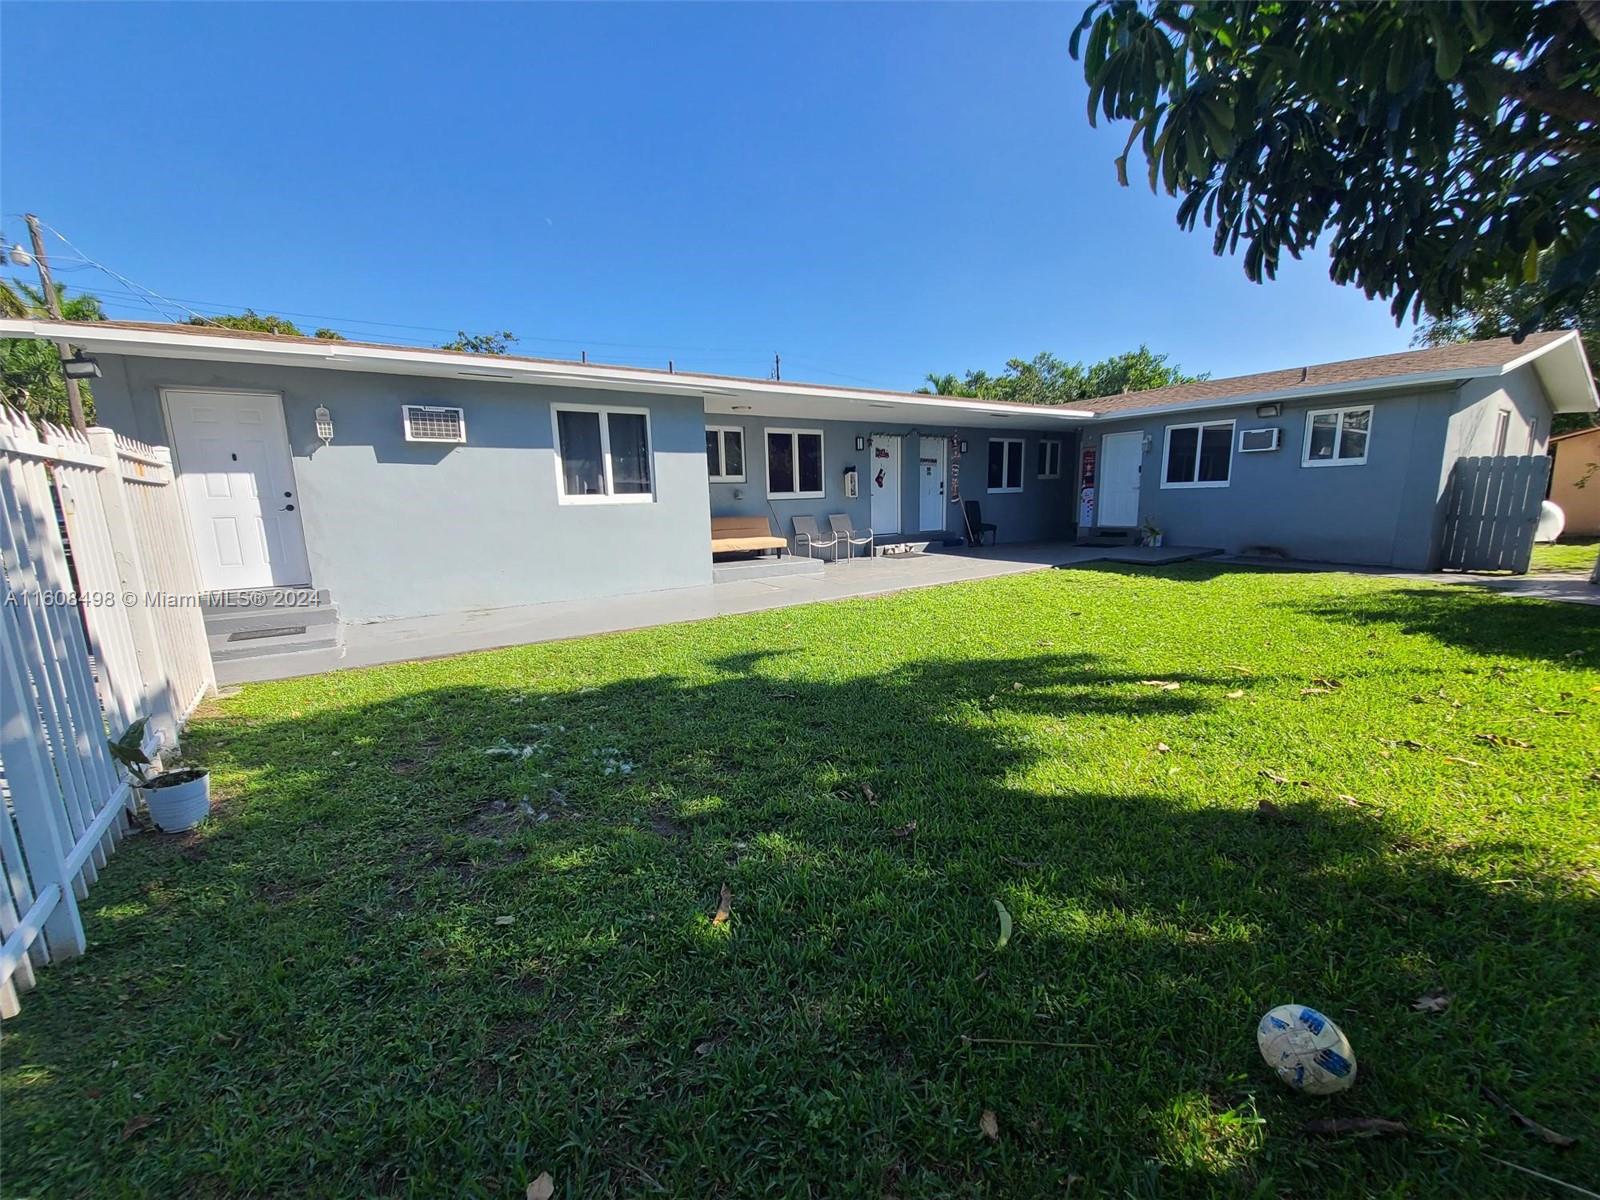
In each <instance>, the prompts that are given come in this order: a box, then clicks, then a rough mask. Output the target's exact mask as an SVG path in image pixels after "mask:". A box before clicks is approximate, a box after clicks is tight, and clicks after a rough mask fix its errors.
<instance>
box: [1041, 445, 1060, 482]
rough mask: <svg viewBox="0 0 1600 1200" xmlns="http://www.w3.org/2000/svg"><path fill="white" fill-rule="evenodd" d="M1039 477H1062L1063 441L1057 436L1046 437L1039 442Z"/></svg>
mask: <svg viewBox="0 0 1600 1200" xmlns="http://www.w3.org/2000/svg"><path fill="white" fill-rule="evenodd" d="M1039 478H1040V479H1060V478H1061V443H1060V442H1059V441H1057V440H1056V439H1055V438H1044V439H1042V440H1041V441H1040V442H1039Z"/></svg>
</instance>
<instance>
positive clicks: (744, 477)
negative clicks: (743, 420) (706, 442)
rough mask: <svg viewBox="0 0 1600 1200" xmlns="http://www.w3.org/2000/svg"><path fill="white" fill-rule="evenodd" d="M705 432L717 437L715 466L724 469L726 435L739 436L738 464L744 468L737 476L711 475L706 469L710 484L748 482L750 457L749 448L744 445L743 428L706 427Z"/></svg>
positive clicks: (726, 448)
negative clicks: (735, 434) (733, 434)
mask: <svg viewBox="0 0 1600 1200" xmlns="http://www.w3.org/2000/svg"><path fill="white" fill-rule="evenodd" d="M706 432H707V433H714V434H716V435H717V466H719V467H722V468H724V469H726V468H727V465H728V434H730V433H737V434H738V435H739V462H740V463H741V464H742V465H743V466H744V470H743V471H741V472H739V474H737V475H713V474H711V472H710V470H709V469H708V470H707V471H706V478H707V479H708V480H709V481H710V482H712V483H748V482H749V481H750V456H749V447H747V446H746V445H745V444H744V443H745V436H744V426H743V425H707V426H706Z"/></svg>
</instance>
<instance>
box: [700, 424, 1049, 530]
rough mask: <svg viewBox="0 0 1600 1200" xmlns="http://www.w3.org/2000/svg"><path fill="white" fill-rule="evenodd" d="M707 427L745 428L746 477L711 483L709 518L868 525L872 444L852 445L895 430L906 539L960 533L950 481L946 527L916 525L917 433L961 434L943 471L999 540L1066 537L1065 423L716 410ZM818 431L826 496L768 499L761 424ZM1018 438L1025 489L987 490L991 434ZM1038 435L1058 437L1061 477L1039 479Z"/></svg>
mask: <svg viewBox="0 0 1600 1200" xmlns="http://www.w3.org/2000/svg"><path fill="white" fill-rule="evenodd" d="M706 420H707V424H710V425H715V426H721V427H724V428H730V429H740V430H742V431H743V432H744V445H745V482H743V483H712V484H711V485H710V487H711V515H712V516H715V517H747V516H764V517H768V518H769V519H770V520H772V521H773V524H774V527H775V528H776V529H777V530H778V531H779V533H781V535H782V536H783V537H786V538H789V539H791V541H792V540H793V537H794V525H793V520H794V518H795V517H796V516H812V517H815V518H816V519H817V524H818V526H820V527H821V528H822V529H823V530H824V531H826V530H827V528H828V521H827V517H828V514H829V513H840V512H842V513H848V514H849V515H850V522H851V524H852V525H853V526H854V527H855V528H857V529H866V528H868V527H869V526H871V525H872V493H871V474H872V471H873V456H872V447H871V444H870V441H869V444H868V446H867V448H866V449H864V450H857V449H856V448H855V442H856V438H857V437H862V438H866V439H870V438H871V437H872V435H873V434H874V433H878V434H899V435H900V438H901V441H900V483H901V499H900V529H901V533H902V535H903V536H905V537H912V536H915V535H917V534H931V533H936V532H944V533H948V534H950V535H952V536H961V535H962V534H963V533H964V523H963V521H962V516H961V513H960V511H959V509H958V508H957V506H956V505H954V504H952V503H950V502H949V491H948V486H949V485H948V484H947V485H946V487H947V491H946V503H945V505H944V524H943V526H942V527H936V528H935V529H932V530H925V529H919V528H918V527H919V525H920V524H921V520H920V513H921V490H920V489H921V477H920V470H919V466H918V461H917V460H918V453H919V449H920V440H919V439H920V438H922V437H923V436H927V437H940V438H945V439H947V445H948V439H949V438H951V437H952V436H954V437H955V439H956V440H957V442H958V443H959V441H960V440H962V439H965V440H966V442H967V453H966V454H964V455H962V454H951V453H950V452H949V451H948V450H947V452H946V470H947V472H948V471H949V469H950V467H951V466H952V465H954V466H957V467H959V470H958V471H957V472H956V475H957V478H958V481H959V488H960V496H961V499H962V500H976V501H978V502H979V504H980V505H982V508H983V519H984V521H985V522H988V523H991V524H994V525H998V526H999V540H1000V541H1003V542H1028V541H1042V540H1047V539H1055V538H1067V537H1071V536H1072V533H1073V518H1074V508H1073V504H1072V496H1073V489H1072V463H1073V461H1074V457H1075V447H1076V433H1075V431H1074V430H1072V429H1070V428H1063V429H1061V430H1060V431H1045V432H1041V431H1038V430H1021V429H1019V430H1012V429H1003V430H1002V429H974V428H960V427H953V426H948V425H943V426H937V427H918V426H914V425H895V424H889V423H882V422H879V423H870V422H860V423H858V422H846V421H807V420H805V419H803V418H788V417H785V418H770V419H765V418H741V417H738V416H734V417H728V416H724V415H717V414H714V415H712V416H709V417H708V418H707V419H706ZM769 428H770V429H817V430H821V431H822V457H823V486H824V488H825V490H826V492H827V494H826V495H825V496H824V497H823V498H822V499H820V500H816V499H813V500H769V499H768V498H767V476H766V467H767V451H766V430H767V429H769ZM990 437H1013V438H1014V437H1020V438H1022V439H1023V443H1024V444H1023V464H1022V465H1023V489H1022V491H1021V492H1007V493H994V494H991V493H990V492H989V490H988V472H989V458H988V453H989V445H988V443H989V438H990ZM1040 438H1052V439H1055V440H1058V441H1060V442H1061V445H1062V449H1061V476H1060V478H1057V479H1040V478H1039V477H1038V443H1039V440H1040ZM851 466H854V467H855V468H856V472H857V478H858V479H859V481H860V494H859V495H858V496H856V497H855V498H854V499H847V498H846V497H845V494H844V472H845V469H846V468H847V467H851Z"/></svg>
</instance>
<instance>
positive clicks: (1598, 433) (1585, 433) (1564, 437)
mask: <svg viewBox="0 0 1600 1200" xmlns="http://www.w3.org/2000/svg"><path fill="white" fill-rule="evenodd" d="M1581 437H1600V425H1591V426H1589V428H1587V429H1574V430H1572V431H1571V432H1569V433H1558V434H1556V435H1555V436H1554V437H1552V438H1551V439H1550V441H1551V443H1552V444H1554V443H1556V442H1566V441H1571V440H1572V439H1573V438H1581Z"/></svg>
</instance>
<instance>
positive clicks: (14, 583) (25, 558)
mask: <svg viewBox="0 0 1600 1200" xmlns="http://www.w3.org/2000/svg"><path fill="white" fill-rule="evenodd" d="M177 490H178V489H177V487H176V486H175V484H174V475H173V471H172V460H171V456H170V455H169V453H168V452H167V450H166V449H165V448H164V447H158V446H147V445H145V444H143V443H142V442H135V441H133V440H131V439H129V438H125V437H122V436H120V435H118V434H115V433H113V432H112V431H111V430H109V429H91V430H89V431H88V433H87V434H83V433H78V432H76V431H72V430H66V429H62V428H59V427H57V426H53V425H48V424H40V425H38V426H37V427H36V426H35V425H34V424H33V423H32V422H30V421H29V420H28V418H26V417H24V416H23V415H22V414H21V413H19V412H17V411H15V410H14V409H10V408H4V407H0V567H3V570H4V576H5V602H4V608H3V611H0V639H3V640H0V660H3V662H0V800H3V808H4V811H3V812H0V871H3V873H4V886H3V887H0V937H3V938H4V939H5V941H4V945H3V947H0V1016H5V1017H9V1016H14V1015H16V1013H17V1011H18V1002H17V992H18V991H19V990H23V991H25V990H27V989H29V988H31V987H32V986H33V984H34V969H35V968H36V967H39V966H42V965H44V964H45V963H48V962H49V961H50V960H51V959H53V958H70V957H73V956H74V955H78V954H82V953H83V951H84V947H85V944H84V934H83V923H82V922H81V920H80V919H79V916H78V901H79V900H81V899H83V898H84V897H85V896H86V895H87V894H88V890H89V887H90V886H91V885H92V884H93V883H94V882H95V880H96V878H97V877H98V874H99V871H100V869H101V868H103V867H104V866H105V864H106V858H107V856H109V855H110V854H111V853H113V852H114V851H115V850H116V847H117V844H118V843H119V842H120V841H121V839H122V836H123V834H124V832H125V831H126V829H127V814H128V813H129V812H130V811H131V810H132V807H133V802H132V796H131V793H130V791H129V788H128V783H127V780H126V779H125V778H123V777H122V775H121V773H120V771H119V770H118V768H117V767H116V765H115V763H114V762H113V760H112V758H111V755H110V753H109V751H108V750H107V748H106V738H107V736H108V735H109V736H112V737H119V736H120V735H121V734H122V732H123V731H124V730H125V729H127V727H128V725H129V724H130V723H131V722H132V721H134V720H135V719H136V718H138V717H140V716H148V717H149V718H150V720H149V724H148V725H147V727H146V741H145V745H146V749H147V751H148V752H149V753H151V754H152V756H154V754H155V752H156V751H157V750H158V749H161V750H167V751H171V750H173V749H176V747H177V736H178V731H179V730H180V729H181V728H182V726H183V723H184V722H185V721H186V720H187V719H188V717H189V715H190V713H192V712H193V711H194V709H195V706H196V705H197V704H199V703H200V701H201V700H202V699H203V698H204V697H205V695H206V694H207V692H209V691H211V690H213V689H214V688H215V686H216V679H215V676H214V675H213V673H212V669H211V656H210V654H209V652H208V650H207V648H206V632H205V623H204V619H203V615H202V613H201V610H200V608H199V605H198V597H199V585H198V577H197V575H196V572H195V568H194V561H193V558H192V556H191V554H190V550H189V542H188V539H187V537H186V536H185V533H184V527H183V514H182V511H181V510H180V508H179V504H178V495H177Z"/></svg>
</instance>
